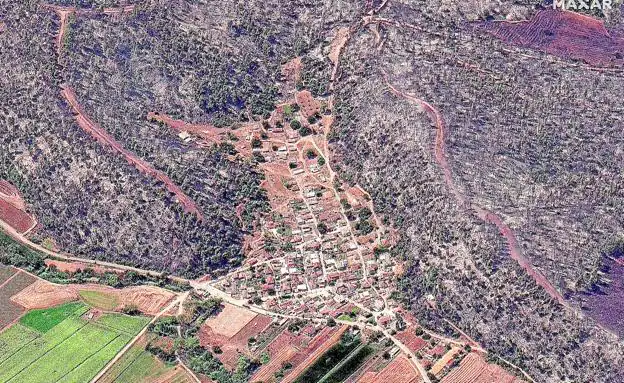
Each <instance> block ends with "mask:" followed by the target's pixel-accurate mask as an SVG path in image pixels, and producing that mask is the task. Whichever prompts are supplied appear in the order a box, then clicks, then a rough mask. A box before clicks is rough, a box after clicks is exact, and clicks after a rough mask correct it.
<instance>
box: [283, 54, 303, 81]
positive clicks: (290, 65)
mask: <svg viewBox="0 0 624 383" xmlns="http://www.w3.org/2000/svg"><path fill="white" fill-rule="evenodd" d="M301 67H302V65H301V57H295V58H294V59H292V60H290V61H289V62H287V63H286V64H284V65H282V76H283V77H284V81H286V82H288V83H291V84H292V85H294V84H296V83H297V82H298V81H299V78H300V77H301Z"/></svg>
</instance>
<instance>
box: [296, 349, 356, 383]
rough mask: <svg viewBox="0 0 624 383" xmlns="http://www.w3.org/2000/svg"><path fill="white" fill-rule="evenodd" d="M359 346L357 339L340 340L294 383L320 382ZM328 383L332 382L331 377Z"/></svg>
mask: <svg viewBox="0 0 624 383" xmlns="http://www.w3.org/2000/svg"><path fill="white" fill-rule="evenodd" d="M359 345H360V341H359V339H354V340H345V339H342V340H341V341H340V342H339V343H338V344H337V345H335V346H333V347H332V348H331V349H329V351H327V352H326V353H325V354H323V356H321V357H320V358H319V359H318V360H317V361H316V362H315V363H314V364H313V365H312V366H310V367H309V368H308V369H307V370H306V371H305V372H304V373H303V375H301V376H299V378H297V380H295V383H306V382H320V381H322V380H323V377H325V376H326V375H329V372H330V371H332V370H334V367H336V366H337V365H338V364H339V363H340V362H341V361H342V360H343V359H344V358H346V357H347V356H348V355H349V354H350V353H351V352H352V351H353V350H355V349H356V348H358V346H359ZM336 372H337V371H336ZM329 377H330V378H332V379H331V380H330V381H332V382H333V381H334V380H333V377H331V376H329Z"/></svg>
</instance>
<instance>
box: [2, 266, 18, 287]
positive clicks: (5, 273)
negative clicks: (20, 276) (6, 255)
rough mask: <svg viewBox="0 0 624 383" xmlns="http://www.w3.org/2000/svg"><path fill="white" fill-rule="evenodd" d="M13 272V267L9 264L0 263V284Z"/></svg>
mask: <svg viewBox="0 0 624 383" xmlns="http://www.w3.org/2000/svg"><path fill="white" fill-rule="evenodd" d="M13 274H15V269H14V268H12V267H9V266H4V265H0V285H2V284H3V283H4V282H6V281H7V280H8V279H9V278H11V277H12V276H13Z"/></svg>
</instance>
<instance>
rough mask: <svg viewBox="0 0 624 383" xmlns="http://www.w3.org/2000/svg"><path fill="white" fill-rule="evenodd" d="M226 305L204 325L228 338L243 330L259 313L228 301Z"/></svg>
mask: <svg viewBox="0 0 624 383" xmlns="http://www.w3.org/2000/svg"><path fill="white" fill-rule="evenodd" d="M224 306H225V307H224V308H223V310H221V312H220V313H219V314H218V315H217V316H215V317H212V318H210V319H208V320H207V321H206V322H205V323H204V326H208V327H210V328H211V329H212V331H213V332H214V333H216V334H218V335H221V336H224V337H226V338H228V339H229V338H231V337H233V336H234V335H236V334H237V333H238V332H239V331H241V330H242V329H243V328H244V327H245V326H246V325H247V324H248V323H249V322H251V321H252V320H253V319H254V318H255V317H256V316H257V315H258V314H256V313H254V312H253V311H250V310H247V309H245V308H242V307H237V306H233V305H230V304H227V303H225V304H224ZM202 327H203V326H202Z"/></svg>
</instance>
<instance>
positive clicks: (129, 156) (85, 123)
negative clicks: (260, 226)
mask: <svg viewBox="0 0 624 383" xmlns="http://www.w3.org/2000/svg"><path fill="white" fill-rule="evenodd" d="M61 89H62V91H61V94H62V96H63V97H64V98H65V100H66V101H67V102H68V103H69V105H70V106H71V108H72V109H73V111H74V113H75V117H76V121H77V122H78V125H80V127H81V128H82V129H83V130H84V131H85V132H87V133H88V134H90V135H91V136H92V137H93V138H95V139H96V140H97V141H98V142H100V143H101V144H103V145H108V146H110V147H111V148H113V150H115V151H116V152H118V153H119V154H121V155H123V156H124V157H125V158H126V160H128V162H129V163H130V164H132V165H134V166H135V167H136V168H137V169H138V170H139V171H141V172H143V173H145V174H147V175H149V176H151V177H153V178H155V179H156V180H158V181H160V182H162V183H164V184H165V187H166V188H167V190H168V191H169V192H171V193H173V194H174V195H175V196H176V198H177V200H178V202H180V204H182V206H183V207H184V210H185V211H186V212H189V213H193V214H195V215H197V217H198V218H199V219H200V220H203V219H204V217H203V215H202V213H201V212H200V211H199V209H198V207H197V205H196V204H195V202H194V201H193V200H192V199H191V198H190V197H189V196H187V195H186V194H185V193H184V191H182V189H180V187H178V186H177V185H176V184H174V183H173V181H172V180H171V179H170V178H169V177H168V176H167V175H166V174H165V173H163V172H161V171H159V170H156V169H154V167H152V165H150V164H149V163H147V162H146V161H144V160H142V159H140V158H138V157H137V156H136V155H135V154H134V153H132V152H130V151H129V150H127V149H125V148H124V147H123V146H121V144H120V143H119V142H117V141H116V140H115V139H114V138H113V137H112V136H111V135H110V134H108V133H107V132H106V131H105V130H104V129H102V127H100V126H99V125H98V124H97V123H95V122H94V121H93V120H91V119H90V118H89V116H88V115H87V114H86V113H85V111H84V109H83V108H82V106H80V103H79V102H78V101H77V99H76V93H75V92H74V91H73V89H72V88H71V87H70V86H69V85H67V84H64V85H62V86H61Z"/></svg>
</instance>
